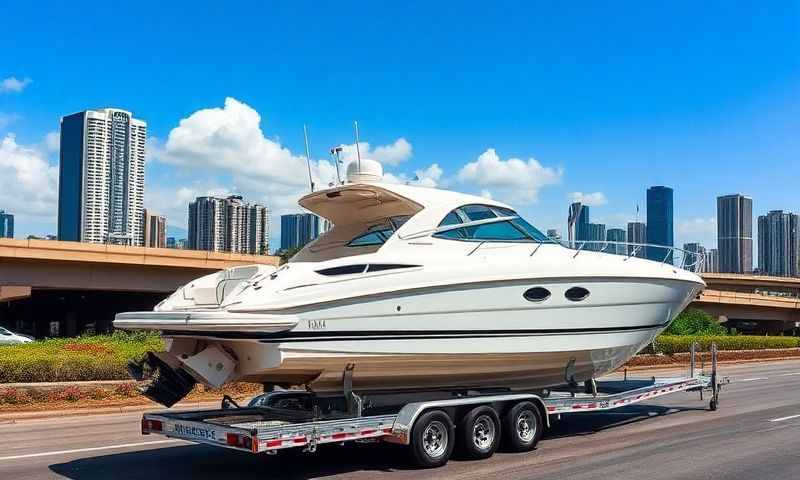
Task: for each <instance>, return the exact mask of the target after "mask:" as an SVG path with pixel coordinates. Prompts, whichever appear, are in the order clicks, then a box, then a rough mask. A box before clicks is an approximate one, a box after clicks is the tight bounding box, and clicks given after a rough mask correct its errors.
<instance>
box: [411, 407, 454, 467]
mask: <svg viewBox="0 0 800 480" xmlns="http://www.w3.org/2000/svg"><path fill="white" fill-rule="evenodd" d="M454 441H455V426H454V425H453V420H451V419H450V416H449V415H448V414H446V413H445V412H443V411H441V410H431V411H429V412H425V413H424V414H422V415H421V416H420V417H419V418H418V419H417V421H416V422H414V427H413V428H412V429H411V444H410V445H409V448H410V450H411V458H412V460H413V461H414V463H415V464H416V465H417V466H419V467H422V468H435V467H441V466H442V465H444V464H445V463H447V461H448V460H449V459H450V455H451V454H452V453H453V444H454V443H455V442H454Z"/></svg>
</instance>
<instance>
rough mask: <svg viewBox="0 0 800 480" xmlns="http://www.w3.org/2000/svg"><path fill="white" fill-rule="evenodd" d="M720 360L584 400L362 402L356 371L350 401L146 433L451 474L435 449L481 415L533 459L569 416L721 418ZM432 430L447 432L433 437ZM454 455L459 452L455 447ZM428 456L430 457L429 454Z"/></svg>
mask: <svg viewBox="0 0 800 480" xmlns="http://www.w3.org/2000/svg"><path fill="white" fill-rule="evenodd" d="M710 353H711V362H710V366H709V367H710V371H709V372H708V373H706V372H705V370H706V365H705V364H701V366H700V368H696V367H697V365H696V362H695V357H696V354H697V346H696V344H693V345H692V349H691V363H690V367H689V372H688V375H687V376H685V377H667V378H657V377H650V378H647V379H632V378H628V375H627V371H626V372H625V373H624V376H623V378H622V379H620V380H616V379H614V380H603V381H597V382H591V386H589V385H587V388H585V389H581V391H577V389H574V388H573V389H567V390H543V391H539V392H507V391H501V392H497V391H495V392H490V391H458V392H441V391H440V392H416V393H405V392H396V393H393V394H392V393H386V394H382V395H374V394H373V395H368V394H363V395H358V394H356V393H354V392H353V391H352V372H353V368H354V367H353V366H348V368H347V369H346V370H345V372H344V373H343V389H344V395H341V394H339V395H337V396H332V397H322V396H318V395H316V394H314V393H313V392H308V391H303V390H278V391H273V392H267V393H264V394H261V395H258V396H256V397H255V398H253V399H252V400H251V401H250V403H249V404H248V405H247V406H243V407H239V406H238V405H237V404H236V402H235V401H233V400H232V399H230V398H229V397H226V398H225V399H224V400H223V405H222V408H220V409H214V410H195V411H180V412H168V411H165V412H158V413H147V414H144V416H143V417H142V433H143V434H161V435H165V436H167V437H171V438H178V439H183V440H188V441H192V442H196V443H202V444H208V445H214V446H219V447H224V448H229V449H234V450H240V451H246V452H251V453H267V454H276V453H277V452H278V451H280V450H285V449H289V448H302V449H303V450H305V451H308V452H314V451H315V450H316V449H317V446H319V445H324V444H336V443H343V442H349V441H357V442H374V441H387V442H391V443H399V444H404V445H409V446H411V447H412V451H413V452H414V453H415V455H414V457H415V459H416V460H417V461H418V462H417V463H418V464H420V465H421V466H426V467H432V466H438V465H443V464H444V463H445V462H446V461H447V457H449V453H447V452H445V453H446V456H445V458H444V459H443V461H442V460H441V459H440V460H435V459H434V460H431V458H429V456H426V453H425V452H426V451H427V452H429V453H430V452H434V453H435V450H431V448H432V447H431V445H434V446H435V445H439V444H438V443H431V441H434V442H435V441H436V439H437V438H438V441H439V442H440V443H441V442H442V441H444V442H447V441H449V442H450V443H451V444H452V443H453V441H454V440H455V439H454V438H449V440H448V431H449V432H450V434H451V436H452V437H455V433H454V432H456V430H455V425H459V427H462V428H464V427H463V423H464V421H465V418H467V417H470V414H471V413H474V412H476V411H480V412H484V413H485V415H486V416H487V417H491V418H494V419H496V420H495V421H496V423H498V425H499V421H500V419H506V418H508V417H509V415H512V414H513V415H517V417H514V418H513V419H512V420H515V421H516V423H513V422H510V423H508V424H506V423H503V425H504V426H512V425H517V426H519V428H517V429H514V428H510V429H511V430H516V432H511V433H507V431H506V430H508V429H506V430H504V431H503V434H504V435H511V436H514V438H513V439H512V440H517V442H516V443H514V442H513V441H512V442H511V443H512V444H516V445H518V446H519V445H522V446H521V447H520V448H516V450H517V451H524V450H531V449H533V447H534V446H535V445H536V442H537V441H538V439H539V438H540V437H541V434H542V431H543V430H544V429H545V427H549V426H550V423H551V421H553V420H557V419H559V418H561V416H562V415H580V414H584V413H587V412H602V411H607V410H613V409H616V408H621V407H626V406H629V405H633V404H636V403H639V402H643V401H647V400H651V399H654V398H658V397H661V396H665V395H669V394H673V393H677V392H684V391H688V392H699V394H700V398H701V400H703V394H704V392H710V398H709V404H708V405H709V410H711V411H714V410H717V408H718V407H719V394H720V389H721V388H722V385H723V384H726V383H729V380H728V379H727V378H722V379H721V378H720V377H719V376H718V374H717V348H716V345H711V349H710ZM520 409H521V410H524V412H525V413H526V416H524V419H525V422H527V423H525V422H522V423H520V422H521V421H520V420H519V419H521V418H523V416H520V415H519V414H518V411H519V410H520ZM448 417H449V418H450V422H448V421H447V418H448ZM431 418H434V421H431ZM426 422H427V423H426ZM437 422H438V423H437ZM423 423H424V425H423ZM432 425H433V426H437V428H439V427H438V426H442V427H443V429H442V428H439V430H436V429H433V430H431V426H432ZM448 426H449V427H450V428H449V430H448V428H446V427H448ZM504 428H505V427H504ZM421 429H424V432H423V433H424V435H423V434H417V433H418V432H419V431H420V430H421ZM498 430H499V429H498ZM431 432H433V433H431ZM531 432H533V433H531ZM514 433H515V435H512V434H514ZM437 435H439V436H438V437H437ZM525 435H528V437H526V436H525ZM529 437H530V438H529ZM526 438H528V441H527V442H522V443H520V439H523V440H524V439H526ZM431 439H433V440H431ZM506 440H508V439H506ZM416 442H419V443H420V445H416V444H415V443H416ZM425 442H428V443H425ZM449 448H450V451H452V445H451V446H450V447H449ZM494 448H496V447H494ZM426 449H427V450H426ZM418 450H419V451H421V453H420V454H419V455H418V454H417V451H418ZM491 453H494V450H492V451H491V452H490V454H491Z"/></svg>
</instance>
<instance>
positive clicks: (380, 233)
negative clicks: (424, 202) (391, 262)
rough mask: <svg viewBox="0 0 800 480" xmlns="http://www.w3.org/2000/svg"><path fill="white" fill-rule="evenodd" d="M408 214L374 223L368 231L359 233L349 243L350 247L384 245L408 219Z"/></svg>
mask: <svg viewBox="0 0 800 480" xmlns="http://www.w3.org/2000/svg"><path fill="white" fill-rule="evenodd" d="M409 218H411V217H410V216H408V215H398V216H396V217H390V218H387V219H386V220H385V221H384V223H379V224H377V225H373V226H371V227H369V228H368V229H367V231H366V232H364V233H362V234H360V235H358V236H357V237H355V238H354V239H352V240H350V241H349V242H348V243H347V246H348V247H370V246H376V245H383V244H384V243H386V240H389V237H391V236H392V235H394V232H396V231H397V230H399V229H400V227H402V226H403V224H404V223H406V221H408V219H409Z"/></svg>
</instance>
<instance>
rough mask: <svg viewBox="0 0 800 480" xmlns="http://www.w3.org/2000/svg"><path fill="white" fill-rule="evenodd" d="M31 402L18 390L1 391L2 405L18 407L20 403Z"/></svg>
mask: <svg viewBox="0 0 800 480" xmlns="http://www.w3.org/2000/svg"><path fill="white" fill-rule="evenodd" d="M29 400H30V398H29V397H28V395H27V394H26V393H25V392H24V391H22V390H20V389H18V388H3V389H0V405H2V404H4V403H7V404H11V405H18V404H20V403H27V402H28V401H29Z"/></svg>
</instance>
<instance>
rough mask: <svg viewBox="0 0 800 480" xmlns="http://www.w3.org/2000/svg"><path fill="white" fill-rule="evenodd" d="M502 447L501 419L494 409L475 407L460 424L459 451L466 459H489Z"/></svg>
mask: <svg viewBox="0 0 800 480" xmlns="http://www.w3.org/2000/svg"><path fill="white" fill-rule="evenodd" d="M499 445H500V418H499V417H498V416H497V412H495V410H494V409H493V408H492V407H488V406H483V407H475V408H473V409H472V410H470V411H469V412H468V413H467V414H466V415H464V418H462V419H461V421H460V422H459V424H458V447H459V448H458V450H459V453H460V454H462V455H463V456H465V457H466V458H471V459H476V460H477V459H482V458H489V457H491V456H492V455H494V452H495V451H497V447H498V446H499Z"/></svg>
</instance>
